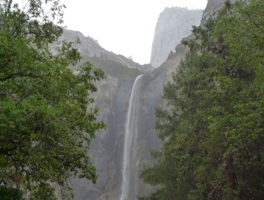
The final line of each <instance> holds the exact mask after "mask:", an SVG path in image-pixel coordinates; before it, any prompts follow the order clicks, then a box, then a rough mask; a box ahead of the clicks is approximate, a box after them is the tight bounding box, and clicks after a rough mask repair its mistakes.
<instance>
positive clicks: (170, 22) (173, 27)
mask: <svg viewBox="0 0 264 200" xmlns="http://www.w3.org/2000/svg"><path fill="white" fill-rule="evenodd" d="M202 13H203V11H202V10H188V9H187V8H178V7H173V8H165V10H164V11H163V12H162V13H161V14H160V16H159V19H158V22H157V25H156V30H155V35H154V40H153V43H152V50H151V60H150V63H151V65H152V66H153V67H154V68H157V67H159V66H160V65H161V64H162V63H164V61H165V60H166V59H167V58H168V56H169V54H170V52H173V53H175V47H176V45H177V44H179V43H180V42H181V40H182V38H184V37H187V36H188V35H190V34H191V30H192V26H193V25H196V26H198V25H200V22H201V18H202Z"/></svg>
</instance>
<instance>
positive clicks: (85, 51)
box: [60, 29, 152, 71]
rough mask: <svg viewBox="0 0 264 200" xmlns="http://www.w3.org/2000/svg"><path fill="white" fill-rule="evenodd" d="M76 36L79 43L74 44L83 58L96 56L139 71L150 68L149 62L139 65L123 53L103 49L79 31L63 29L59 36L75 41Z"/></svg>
mask: <svg viewBox="0 0 264 200" xmlns="http://www.w3.org/2000/svg"><path fill="white" fill-rule="evenodd" d="M77 38H79V40H80V42H81V44H76V46H77V48H78V50H79V51H80V52H81V54H82V56H84V57H85V58H89V57H90V58H92V57H97V58H102V59H104V60H112V61H115V62H118V63H121V64H123V65H125V66H127V67H129V68H136V69H139V70H141V71H148V70H151V69H152V67H151V65H149V64H146V65H140V64H138V63H136V62H134V61H133V60H131V59H128V58H126V57H125V56H123V55H117V54H115V53H113V52H110V51H107V50H105V49H104V48H103V47H101V46H100V45H99V43H98V41H97V40H95V39H93V38H91V37H89V36H87V37H85V36H84V35H83V34H82V33H81V32H79V31H72V30H68V29H64V31H63V35H62V37H61V38H60V40H67V41H71V42H76V41H77Z"/></svg>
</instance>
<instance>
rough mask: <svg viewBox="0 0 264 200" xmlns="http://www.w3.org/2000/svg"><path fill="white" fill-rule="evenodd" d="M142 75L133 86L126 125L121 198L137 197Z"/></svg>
mask: <svg viewBox="0 0 264 200" xmlns="http://www.w3.org/2000/svg"><path fill="white" fill-rule="evenodd" d="M141 78H142V75H139V76H138V77H137V78H136V80H135V82H134V84H133V87H132V91H131V95H130V99H129V105H128V111H127V118H126V126H125V143H124V157H123V169H122V178H123V182H122V188H121V196H120V200H132V199H136V193H137V176H138V162H139V160H138V158H137V135H138V126H137V124H138V123H137V120H138V110H139V103H138V101H139V89H140V87H139V86H140V80H141Z"/></svg>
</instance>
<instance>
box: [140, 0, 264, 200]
mask: <svg viewBox="0 0 264 200" xmlns="http://www.w3.org/2000/svg"><path fill="white" fill-rule="evenodd" d="M263 8H264V1H263V0H249V1H238V2H236V3H234V4H231V3H230V2H229V1H227V2H226V3H225V6H224V8H223V9H221V10H220V11H219V12H217V13H216V14H215V15H213V16H212V17H211V18H209V19H208V20H207V21H206V22H205V23H204V24H203V25H202V26H198V27H194V28H193V31H192V32H193V36H194V39H191V40H185V41H183V44H184V45H187V46H188V47H189V48H190V51H189V53H188V54H187V55H186V57H185V59H184V60H182V61H181V63H180V64H179V66H178V68H177V69H176V71H175V72H174V73H173V75H172V81H170V82H168V83H167V85H166V86H165V88H164V93H163V98H164V99H165V100H167V102H168V104H167V108H166V109H163V108H159V109H157V112H156V115H157V117H158V121H157V129H158V130H159V137H160V139H161V140H162V148H161V149H160V151H158V152H154V153H153V157H154V158H155V159H156V161H157V163H156V165H154V166H148V167H146V168H145V169H144V170H143V171H142V173H141V178H143V180H144V181H145V182H147V183H149V184H151V185H154V186H157V189H156V191H155V192H154V193H152V194H150V195H149V196H145V197H140V198H139V199H141V200H154V199H155V200H157V199H159V200H167V199H175V200H177V199H178V200H184V199H186V200H187V199H188V200H201V199H204V200H209V199H215V200H231V199H232V200H233V199H239V200H246V199H247V200H258V199H264V192H263V191H264V172H263V171H264V153H263V152H264V12H263Z"/></svg>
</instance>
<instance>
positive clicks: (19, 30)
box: [0, 0, 105, 200]
mask: <svg viewBox="0 0 264 200" xmlns="http://www.w3.org/2000/svg"><path fill="white" fill-rule="evenodd" d="M47 3H48V5H49V6H50V10H49V12H45V10H44V4H47ZM63 10H64V6H63V5H62V4H60V2H59V1H57V0H46V1H45V2H44V1H42V0H30V1H26V2H25V4H24V7H21V5H18V4H16V3H14V2H13V1H12V0H5V1H1V5H0V29H1V33H0V65H1V68H0V81H1V90H0V94H1V95H0V96H1V121H0V126H1V135H0V173H1V174H0V181H1V184H0V192H1V193H0V198H1V199H5V200H9V199H10V200H11V199H12V200H13V199H23V196H27V198H29V199H34V200H38V199H39V200H45V199H47V200H53V199H57V197H56V195H55V193H54V191H55V189H54V186H60V187H62V188H64V191H66V192H65V193H64V194H62V197H65V198H66V197H67V198H71V197H72V195H73V194H71V192H70V188H69V187H68V185H67V179H68V178H69V177H79V178H86V179H89V180H91V181H93V182H95V181H96V178H97V175H96V171H95V167H94V166H93V164H92V163H91V159H90V157H89V156H88V154H87V151H88V149H89V144H90V142H91V140H92V139H93V138H94V137H95V131H96V130H98V129H101V128H104V127H105V124H104V123H103V122H98V121H97V120H96V116H97V114H98V109H97V108H95V107H93V106H92V105H91V103H93V102H94V99H92V98H91V97H90V95H91V93H93V92H95V91H96V90H97V89H96V87H95V85H94V82H95V81H98V80H100V79H102V78H104V73H103V72H102V71H101V70H98V69H94V68H93V67H92V65H91V64H90V63H88V62H86V63H84V64H82V66H80V67H79V68H78V69H79V70H78V71H75V72H73V71H72V70H70V69H69V66H75V65H76V64H77V63H79V61H80V59H81V55H80V53H79V52H78V50H77V48H75V46H74V43H71V42H67V41H60V42H59V41H58V38H59V37H60V36H61V34H62V28H61V27H60V24H61V23H62V22H63V12H64V11H63ZM51 43H53V44H54V43H56V46H57V48H56V49H55V50H54V49H53V50H51V49H50V48H49V44H51Z"/></svg>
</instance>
